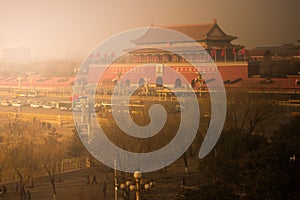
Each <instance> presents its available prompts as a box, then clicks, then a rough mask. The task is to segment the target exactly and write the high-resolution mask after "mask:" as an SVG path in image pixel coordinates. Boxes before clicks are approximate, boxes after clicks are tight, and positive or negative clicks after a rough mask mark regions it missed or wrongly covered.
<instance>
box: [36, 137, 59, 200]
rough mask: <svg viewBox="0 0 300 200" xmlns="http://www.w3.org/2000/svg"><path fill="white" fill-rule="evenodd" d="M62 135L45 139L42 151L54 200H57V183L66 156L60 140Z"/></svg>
mask: <svg viewBox="0 0 300 200" xmlns="http://www.w3.org/2000/svg"><path fill="white" fill-rule="evenodd" d="M60 137H61V135H59V134H57V133H54V132H53V133H50V134H49V136H48V137H46V138H45V142H44V146H43V148H42V150H41V158H42V163H43V167H44V168H45V170H46V172H47V175H48V177H49V181H50V184H51V186H52V193H53V200H56V195H57V193H56V181H59V179H60V167H61V162H62V159H63V156H64V152H63V150H62V145H61V142H59V141H58V139H59V138H60Z"/></svg>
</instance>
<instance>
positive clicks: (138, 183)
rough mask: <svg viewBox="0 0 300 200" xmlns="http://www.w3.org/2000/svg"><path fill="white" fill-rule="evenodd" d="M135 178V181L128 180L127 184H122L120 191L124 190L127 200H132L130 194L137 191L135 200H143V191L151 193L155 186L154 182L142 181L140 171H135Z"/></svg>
mask: <svg viewBox="0 0 300 200" xmlns="http://www.w3.org/2000/svg"><path fill="white" fill-rule="evenodd" d="M133 178H134V181H130V180H127V181H125V183H121V184H120V189H121V190H123V197H124V199H125V200H128V199H130V192H133V191H135V200H141V191H142V190H145V191H149V190H150V189H151V188H152V187H154V185H155V182H154V181H153V180H151V181H150V182H149V181H147V180H146V179H142V173H141V172H140V171H135V172H134V173H133Z"/></svg>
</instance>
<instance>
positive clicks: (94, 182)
mask: <svg viewBox="0 0 300 200" xmlns="http://www.w3.org/2000/svg"><path fill="white" fill-rule="evenodd" d="M92 184H96V185H97V177H96V174H94V175H93V180H92Z"/></svg>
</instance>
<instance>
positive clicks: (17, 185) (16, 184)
mask: <svg viewBox="0 0 300 200" xmlns="http://www.w3.org/2000/svg"><path fill="white" fill-rule="evenodd" d="M17 192H19V184H18V183H15V193H17Z"/></svg>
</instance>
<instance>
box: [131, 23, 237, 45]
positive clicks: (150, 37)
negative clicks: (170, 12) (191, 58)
mask: <svg viewBox="0 0 300 200" xmlns="http://www.w3.org/2000/svg"><path fill="white" fill-rule="evenodd" d="M159 28H166V29H170V30H173V31H177V32H180V33H182V34H184V35H187V36H188V37H190V38H192V39H193V40H195V41H203V40H206V39H212V40H218V39H221V38H223V39H225V40H228V41H232V40H234V39H236V38H237V37H236V36H232V35H228V34H226V33H225V32H224V31H223V30H222V29H221V28H220V26H219V25H218V24H217V21H216V20H213V21H212V22H208V23H193V24H175V25H159V26H158V25H153V24H151V26H150V27H149V29H148V30H147V31H146V32H145V34H144V35H143V36H141V37H140V38H138V39H135V40H132V42H134V43H136V44H147V43H162V42H166V41H167V42H181V40H180V39H182V38H180V36H174V39H173V40H172V41H169V40H170V38H169V37H168V36H166V35H164V34H163V33H160V32H159V31H158V29H159ZM216 29H217V31H219V33H220V35H219V36H214V35H210V34H211V33H213V31H214V30H216Z"/></svg>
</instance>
